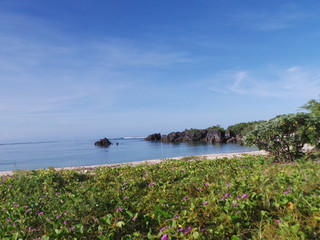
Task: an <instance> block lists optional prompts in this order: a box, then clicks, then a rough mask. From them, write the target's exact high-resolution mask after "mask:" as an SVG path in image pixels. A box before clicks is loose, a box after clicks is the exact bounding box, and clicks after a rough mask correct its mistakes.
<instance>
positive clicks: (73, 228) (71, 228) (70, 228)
mask: <svg viewBox="0 0 320 240" xmlns="http://www.w3.org/2000/svg"><path fill="white" fill-rule="evenodd" d="M68 229H69V230H70V231H72V230H75V229H76V228H75V227H69V228H68Z"/></svg>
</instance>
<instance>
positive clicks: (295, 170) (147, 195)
mask: <svg viewBox="0 0 320 240" xmlns="http://www.w3.org/2000/svg"><path fill="white" fill-rule="evenodd" d="M319 168H320V162H319V158H316V159H313V160H301V161H298V162H296V163H291V164H272V159H269V158H268V157H266V156H249V155H248V156H244V157H237V158H233V159H227V158H223V159H216V160H204V159H200V158H197V157H188V158H184V159H182V160H166V161H165V162H163V163H160V164H153V165H151V164H144V165H138V166H135V167H130V166H125V167H117V168H108V167H104V168H97V169H95V170H92V171H89V172H87V173H84V172H77V171H75V170H64V171H56V170H54V169H47V170H37V171H20V172H16V174H15V175H13V176H11V177H2V178H0V238H1V239H43V240H45V239H162V240H165V239H232V240H237V239H290V240H292V239H319V238H320V233H319V232H320V229H319V225H320V224H319V221H320V213H319V212H320V211H319V206H320V195H319V194H320V187H319V179H320V171H319Z"/></svg>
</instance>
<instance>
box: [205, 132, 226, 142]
mask: <svg viewBox="0 0 320 240" xmlns="http://www.w3.org/2000/svg"><path fill="white" fill-rule="evenodd" d="M206 141H207V142H210V143H223V142H226V138H225V135H224V132H223V131H221V130H218V129H214V130H209V131H208V133H207V136H206Z"/></svg>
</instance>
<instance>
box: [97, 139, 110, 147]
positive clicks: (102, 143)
mask: <svg viewBox="0 0 320 240" xmlns="http://www.w3.org/2000/svg"><path fill="white" fill-rule="evenodd" d="M111 144H112V143H111V142H110V141H109V139H108V138H103V139H100V140H99V141H97V142H95V143H94V145H96V146H99V147H108V146H109V145H111Z"/></svg>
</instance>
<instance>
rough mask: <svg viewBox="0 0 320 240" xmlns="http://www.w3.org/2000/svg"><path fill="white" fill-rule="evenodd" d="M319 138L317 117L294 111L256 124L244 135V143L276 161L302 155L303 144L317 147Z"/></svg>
mask: <svg viewBox="0 0 320 240" xmlns="http://www.w3.org/2000/svg"><path fill="white" fill-rule="evenodd" d="M319 138H320V121H319V118H318V117H315V116H312V115H310V114H307V113H296V114H288V115H280V116H277V117H275V118H273V119H271V120H269V121H267V122H265V123H261V124H259V125H257V126H256V128H255V129H254V130H253V131H251V132H250V133H248V134H247V135H246V137H245V143H246V144H247V145H256V146H257V147H258V148H259V149H260V150H262V149H263V150H265V151H267V152H269V153H270V154H271V155H273V156H274V157H275V159H276V161H278V162H291V161H294V160H295V159H297V158H299V157H301V156H303V152H302V148H303V146H304V144H306V143H309V144H312V145H314V146H317V147H319V141H318V139H319Z"/></svg>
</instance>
